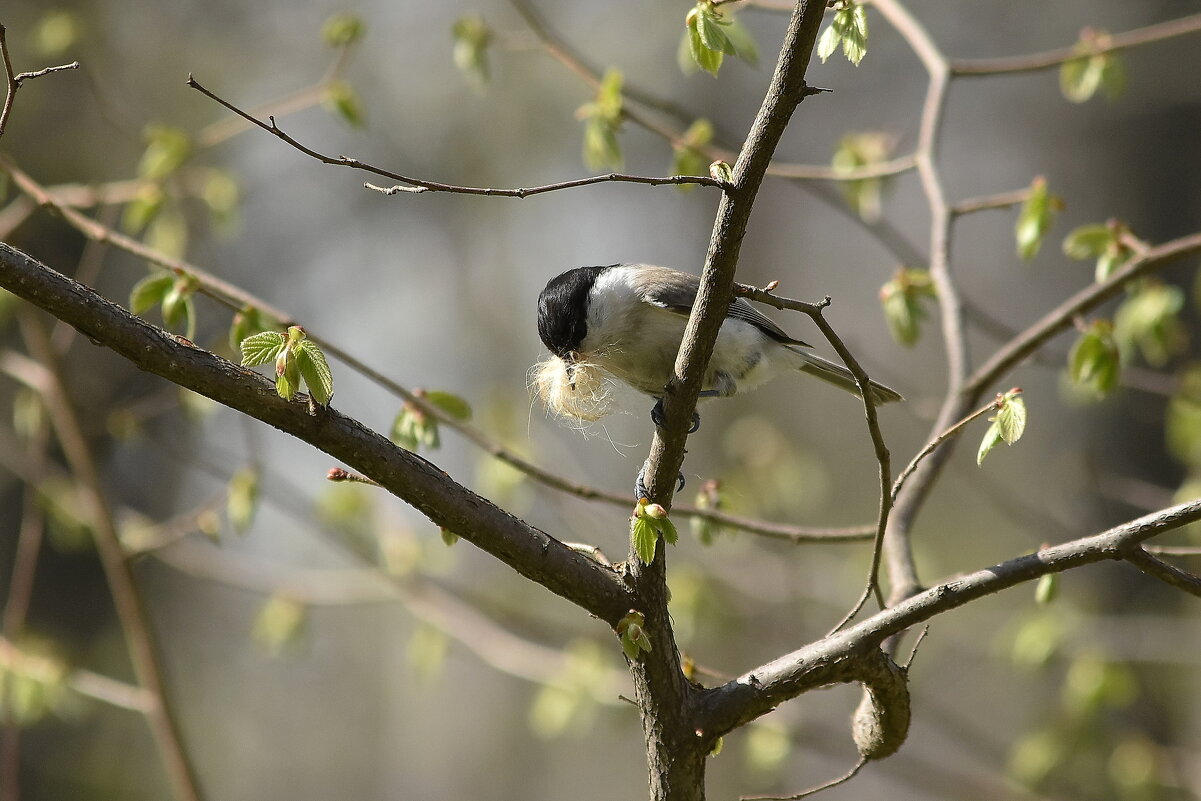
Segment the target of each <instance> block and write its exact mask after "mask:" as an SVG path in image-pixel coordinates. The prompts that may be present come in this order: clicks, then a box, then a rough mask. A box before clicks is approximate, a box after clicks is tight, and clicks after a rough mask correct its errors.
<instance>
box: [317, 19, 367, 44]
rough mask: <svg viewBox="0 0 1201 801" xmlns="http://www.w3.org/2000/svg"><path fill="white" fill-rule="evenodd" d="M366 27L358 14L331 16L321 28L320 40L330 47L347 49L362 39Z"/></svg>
mask: <svg viewBox="0 0 1201 801" xmlns="http://www.w3.org/2000/svg"><path fill="white" fill-rule="evenodd" d="M366 32H367V25H366V23H364V22H363V18H362V17H360V16H359V15H358V14H352V13H349V12H341V13H338V14H333V15H331V16H330V17H328V18H327V19H326V20H325V24H324V25H322V26H321V38H322V40H324V42H325V43H326V44H327V45H328V46H330V47H347V46H348V45H352V44H354V43H355V42H357V41H359V40H360V39H362V38H363V34H365V33H366Z"/></svg>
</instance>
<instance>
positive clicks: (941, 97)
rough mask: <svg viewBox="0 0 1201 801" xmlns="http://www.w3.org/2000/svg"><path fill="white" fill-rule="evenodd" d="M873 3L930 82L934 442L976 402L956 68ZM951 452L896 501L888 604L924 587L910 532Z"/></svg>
mask: <svg viewBox="0 0 1201 801" xmlns="http://www.w3.org/2000/svg"><path fill="white" fill-rule="evenodd" d="M871 2H872V4H873V5H874V6H875V7H876V9H877V10H878V11H879V12H880V13H881V14H882V15H883V16H884V17H885V19H887V20H888V22H889V23H890V24H891V25H892V26H893V27H894V28H895V29H896V30H897V32H898V33H900V34H901V36H902V37H903V38H904V39H905V41H906V42H907V43H908V44H909V46H910V48H911V49H912V50H913V52H914V53H915V54H916V55H917V57H918V59H919V60H920V61H921V62H922V66H923V67H925V69H926V72H927V73H928V74H929V76H930V83H929V85H928V87H927V89H926V99H925V102H924V104H923V106H922V116H921V123H920V127H919V130H918V145H917V150H916V152H915V158H916V160H917V170H918V175H919V177H920V179H921V184H922V191H923V193H924V194H925V196H926V202H927V204H928V205H929V208H930V277H931V278H932V279H933V281H934V286H935V289H936V291H937V293H938V305H939V312H940V315H941V320H942V334H943V347H944V350H945V353H946V360H947V390H946V395H945V396H944V398H943V403H942V407H941V408H940V409H939V413H938V419H937V420H935V422H934V426H933V428H932V431H931V434H930V439H934V438H936V437H937V436H938V435H939V434H940V433H941V432H943V431H945V430H946V429H948V428H950V427H951V426H952V425H953V424H954V423H955V421H956V420H959V419H960V418H962V417H963V416H964V415H965V414H966V413H967V412H968V411H969V410H970V409H969V408H968V407H969V405H970V401H968V400H967V399H965V398H964V397H963V393H962V387H963V383H964V380H965V379H966V378H967V374H968V369H969V357H968V352H967V333H966V328H965V326H964V312H963V302H962V300H961V299H960V297H959V289H958V286H957V285H956V283H955V279H954V276H953V275H952V273H951V265H950V250H951V221H952V214H951V208H950V205H949V204H948V203H947V200H946V196H945V193H944V191H943V183H942V177H941V175H940V174H939V170H938V166H937V151H938V136H939V132H940V130H941V127H942V122H943V110H944V108H945V106H946V100H947V89H948V87H949V85H950V80H951V70H950V64H949V62H948V60H947V58H946V56H944V55H943V54H942V52H941V51H940V50H939V49H938V47H937V45H935V44H934V41H933V40H932V39H931V38H930V35H929V34H928V33H927V32H926V30H925V28H923V27H922V26H921V24H920V23H919V22H918V21H917V20H916V19H915V18H914V17H913V16H912V15H911V14H910V13H909V11H908V10H907V9H906V8H905V7H904V6H902V5H901V4H900V3H899V2H897V0H871ZM950 453H951V444H950V443H949V442H948V443H946V444H944V445H943V446H942V447H939V448H938V449H936V450H935V451H934V452H933V453H932V454H931V455H930V457H929V458H928V459H926V460H925V461H924V462H922V464H921V465H920V467H918V469H917V470H916V471H915V472H914V473H913V475H912V477H911V479H910V481H909V482H908V483H907V484H906V485H905V487H904V489H903V490H902V492H900V493H899V494H898V496H897V499H896V504H895V506H894V508H893V513H892V517H891V519H890V520H889V527H888V534H887V536H886V537H885V540H884V557H885V562H886V564H887V566H888V577H889V584H890V597H889V602H890V603H894V604H895V603H897V602H898V601H901V600H903V599H905V598H906V597H908V596H910V595H912V594H913V593H915V592H917V591H918V590H920V588H921V582H920V580H919V579H918V575H917V566H916V564H915V563H914V560H913V551H912V548H911V547H910V541H909V531H910V528H911V527H912V525H913V520H914V518H915V517H916V515H917V511H918V509H919V508H920V506H921V504H922V501H924V500H925V497H926V494H927V493H928V492H929V490H930V488H931V486H932V485H933V482H934V478H935V477H936V476H937V474H938V471H939V469H940V468H941V467H942V464H943V462H944V461H945V460H946V458H947V457H948V456H949V455H950Z"/></svg>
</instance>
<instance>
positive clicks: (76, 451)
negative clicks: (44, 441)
mask: <svg viewBox="0 0 1201 801" xmlns="http://www.w3.org/2000/svg"><path fill="white" fill-rule="evenodd" d="M22 312H23V314H22V315H21V316H20V323H21V332H22V335H23V336H24V338H25V340H26V343H27V344H28V347H29V349H30V352H31V353H32V354H33V356H34V358H36V359H37V360H38V361H39V362H41V364H42V365H44V366H45V368H46V370H47V377H46V381H45V386H44V387H42V388H41V389H42V390H43V400H44V401H45V404H46V410H47V413H48V415H49V417H50V423H51V426H52V427H53V428H54V432H55V435H56V436H57V438H58V441H59V444H60V445H61V446H62V448H63V452H64V453H65V455H66V458H67V462H68V463H69V464H70V466H71V471H72V472H73V473H74V474H75V475H76V476H77V477H78V479H79V481H80V484H81V485H82V486H83V488H84V491H85V493H86V497H87V500H88V503H89V504H90V506H91V509H90V510H89V512H90V516H91V519H92V524H93V526H94V531H95V539H96V551H97V553H98V554H99V556H100V562H101V565H102V566H103V568H104V574H105V577H106V578H107V580H108V585H109V592H110V593H111V595H112V599H113V605H114V606H115V607H116V610H117V618H118V619H119V621H120V623H121V628H122V630H123V632H124V635H125V643H126V647H127V648H128V650H129V659H130V662H131V663H132V665H133V671H134V675H135V676H136V678H137V682H138V685H139V686H140V687H141V688H142V689H144V690H145V691H146V692H147V693H148V695H149V697H150V698H151V699H153V702H152V703H151V704H150V705H149V708H148V709H147V712H146V718H147V722H148V723H149V725H150V731H151V734H152V735H153V736H154V740H155V743H156V744H157V745H158V749H159V752H160V755H161V757H162V760H163V766H164V768H165V769H166V772H167V777H168V779H169V780H170V782H171V786H172V789H173V790H174V793H175V796H176V798H178V799H179V800H180V801H200V797H201V796H200V791H199V789H198V786H197V782H196V777H195V775H194V773H193V770H192V765H191V763H190V762H189V760H188V756H187V753H186V752H185V751H184V748H183V743H182V741H181V739H180V735H179V729H178V727H177V725H176V722H175V720H174V718H173V717H172V714H171V711H170V708H169V707H168V705H167V700H166V693H165V690H164V686H163V678H162V667H161V665H160V663H159V659H158V654H157V653H156V652H155V649H154V643H153V639H152V635H151V632H150V624H149V621H148V619H147V615H146V610H145V608H144V606H143V603H142V598H141V596H140V595H139V593H138V588H137V585H136V584H135V583H134V579H133V574H132V572H131V571H130V569H129V564H128V562H126V560H125V552H124V550H123V549H122V547H121V541H120V539H119V537H118V535H117V529H116V525H115V524H114V522H113V514H112V509H111V508H110V507H109V504H108V500H107V498H106V497H105V495H104V490H103V485H102V482H101V480H100V472H99V470H98V469H97V466H96V461H95V459H94V457H93V456H92V453H91V449H90V448H89V447H88V443H87V439H86V438H85V436H84V433H83V430H82V428H81V426H80V423H79V417H78V415H77V413H76V412H75V409H74V407H73V405H72V403H71V400H70V398H69V396H68V394H67V390H66V385H65V382H64V378H63V374H62V371H61V369H60V368H59V366H58V359H57V356H56V355H55V353H54V349H53V347H52V346H51V343H50V336H49V333H48V332H47V331H46V329H45V327H44V326H43V325H42V324H41V322H40V321H39V320H38V319H37V318H36V317H34V313H33V312H32V311H31V310H30V309H28V308H23V309H22Z"/></svg>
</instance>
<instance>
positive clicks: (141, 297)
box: [129, 272, 175, 315]
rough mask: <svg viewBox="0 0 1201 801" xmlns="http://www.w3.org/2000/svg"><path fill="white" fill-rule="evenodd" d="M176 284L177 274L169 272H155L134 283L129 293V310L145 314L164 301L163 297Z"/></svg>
mask: <svg viewBox="0 0 1201 801" xmlns="http://www.w3.org/2000/svg"><path fill="white" fill-rule="evenodd" d="M174 286H175V276H174V275H173V274H171V273H168V272H155V273H151V274H150V275H148V276H146V277H145V278H143V279H142V280H141V281H138V282H137V283H136V284H134V286H133V289H132V290H131V291H130V293H129V310H130V311H131V312H133V313H134V314H137V315H141V314H145V313H146V312H147V311H149V310H150V309H152V308H154V307H155V306H158V305H159V304H161V303H162V302H163V298H165V297H166V296H167V293H168V292H170V291H171V289H172V287H174Z"/></svg>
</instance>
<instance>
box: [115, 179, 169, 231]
mask: <svg viewBox="0 0 1201 801" xmlns="http://www.w3.org/2000/svg"><path fill="white" fill-rule="evenodd" d="M164 197H165V196H164V195H163V190H162V187H160V186H159V185H158V184H146V185H145V186H143V187H142V188H141V189H139V190H138V193H137V195H135V196H134V198H133V200H131V201H129V202H128V203H126V204H125V208H124V209H123V210H122V211H121V229H122V230H123V231H126V232H127V233H130V234H134V235H137V234H140V233H141V232H142V231H143V230H145V228H146V226H147V225H149V224H150V223H151V221H153V220H154V218H155V217H157V216H158V213H159V212H160V211H161V210H162V208H163V199H164Z"/></svg>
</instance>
